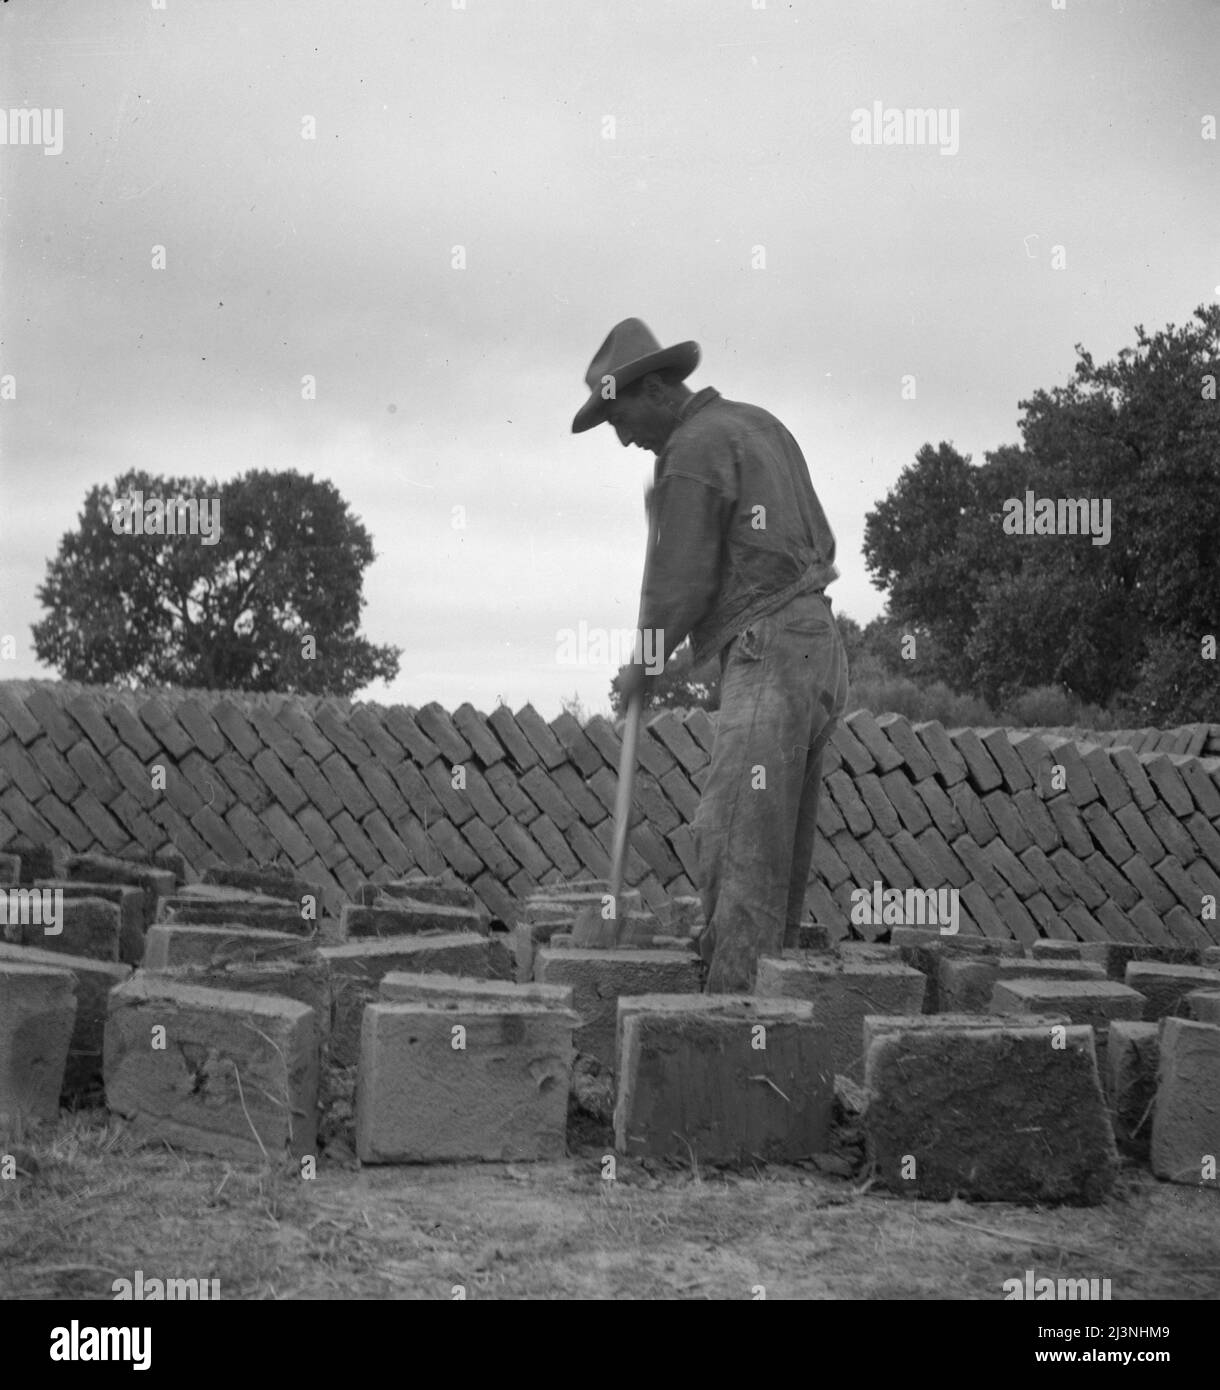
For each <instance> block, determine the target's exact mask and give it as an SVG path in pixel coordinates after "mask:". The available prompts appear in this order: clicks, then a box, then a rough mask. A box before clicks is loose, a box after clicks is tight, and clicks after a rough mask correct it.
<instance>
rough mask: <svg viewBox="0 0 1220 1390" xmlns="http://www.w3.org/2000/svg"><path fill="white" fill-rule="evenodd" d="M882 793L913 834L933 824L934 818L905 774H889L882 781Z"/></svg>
mask: <svg viewBox="0 0 1220 1390" xmlns="http://www.w3.org/2000/svg"><path fill="white" fill-rule="evenodd" d="M880 782H881V788H882V791H883V792H884V793H885V795H886V797H887V798H888V799H889V802H890V805H892V806H893V808H894V810H895V811H897V812H898V818H899V819H900V820H901V821H902V824H903V825H904V826H905V827H906V829H907V830H909V831H910V832H911V833H912V834H915V835H918V834H919V832H920V831H921V830H926V829H927V828H928V826H930V825H931V824H932V817H931V816H930V815H929V814H928V809H927V807H926V806H925V805H924V803H923V800H922V799H921V798H920V796H919V795H918V794H917V792H916V791H915V788H914V787H913V786H912V785H911V783H910V781H909V780H908V778H907V775H906V773H905V772H887V773H886V774H885V776H884V777H882V778H881V779H880Z"/></svg>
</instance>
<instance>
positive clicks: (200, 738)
mask: <svg viewBox="0 0 1220 1390" xmlns="http://www.w3.org/2000/svg"><path fill="white" fill-rule="evenodd" d="M175 713H176V714H177V716H178V722H179V724H181V725H182V727H183V728H184V729H185V730H186V732H187V733H188V734H189V735H190V738H191V740H192V742H193V743H194V746H195V747H196V748H197V749H198V751H199V752H200V753H201V754H202V755H203V756H204V757H205V758H207V759H208V760H209V762H210V761H212V760H214V759H216V758H219V757H220V755H221V754H222V753H223V752H225V751H226V750H227V748H228V746H229V745H228V743H226V742H225V737H224V735H223V734H222V733H221V731H220V728H219V726H218V725H217V723H216V721H215V720H214V719H213V718H212V716H211V715H210V714H209V713H208V711H207V710H206V709H204V708H203V706H202V705H201V704H200V703H199V701H198V700H196V699H195V698H194V696H190V695H188V696H187V697H186V699H184V700H179V701H178V706H177V709H176V710H175Z"/></svg>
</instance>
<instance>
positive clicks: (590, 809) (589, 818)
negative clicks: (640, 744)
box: [542, 763, 676, 830]
mask: <svg viewBox="0 0 1220 1390" xmlns="http://www.w3.org/2000/svg"><path fill="white" fill-rule="evenodd" d="M550 775H551V780H552V781H553V782H554V783H555V785H556V786H557V787H558V788H559V790H560V791H561V792H562V793H563V795H564V797H565V798H566V799H567V801H568V803H569V804H570V805H571V806H572V807H573V809H574V810H575V811H576V814H577V815H578V816H579V817H580V818H581V820H583V821H584V822H585V824H586V825H597V824H598V823H599V822H600V821H602V820H603V819H605V812H604V808H603V807H602V804H601V802H600V801H599V800H598V799H597V797H596V796H594V795H593V793H592V792H591V791H590V790H589V789H588V787H586V786H585V783H584V779H583V778H582V777H581V775H580V773H579V772H577V771H576V769H575V768H574V767H573V766H572V765H571V764H570V763H565V764H564V765H563V766H562V767H557V768H555V769H554V770H553V771H552V772H551V774H550ZM636 782H637V785H638V786H639V787H641V788H643V789H644V790H645V791H646V793H655V795H656V797H657V799H658V800H660V801H663V802H664V803H665V806H666V808H668V806H669V803H668V802H667V801H665V797H664V793H663V792H662V791H661V788H660V786H659V785H658V783H657V782H656V781H655V780H654V779H653V778H652V777H650V776H649V775H648V774H647V773H646V772H641V773H639V774H638V776H637V778H636ZM542 809H543V810H545V809H546V808H545V807H543V808H542ZM670 814H671V815H674V814H676V813H673V812H671V813H670ZM551 819H552V820H554V817H553V816H552V817H551ZM657 828H658V829H660V830H664V829H666V828H667V826H666V825H662V824H660V823H658V825H657Z"/></svg>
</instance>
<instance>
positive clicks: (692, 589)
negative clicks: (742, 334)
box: [640, 386, 839, 666]
mask: <svg viewBox="0 0 1220 1390" xmlns="http://www.w3.org/2000/svg"><path fill="white" fill-rule="evenodd" d="M653 476H654V482H653V498H652V505H653V507H654V508H655V509H656V517H657V526H658V534H657V540H656V546H655V549H654V550H653V553H652V555H651V556H650V557H649V564H648V568H647V570H646V577H645V581H644V589H643V594H642V596H641V604H640V611H641V615H642V616H641V623H640V626H641V627H642V628H644V629H646V630H648V629H654V630H655V629H662V630H663V631H664V633H665V651H664V654H665V658H666V660H668V658H669V656H670V654H671V653H672V652H673V651H674V650H675V649H676V648H677V647H678V646H680V645H681V643H682V641H683V640H684V639H685V638H686V637H687V636H688V635H689V636H690V638H691V646H692V648H693V651H692V658H693V664H694V665H695V666H699V665H702V664H703V663H704V662H705V661H708V660H710V659H711V658H712V657H714V656H716V655H717V654H718V653H719V652H720V651H721V650H722V649H723V648H724V647H725V646H726V645H727V644H728V643H729V642H731V641H732V640H733V639H734V638H735V637H736V636H737V635H738V633H740V632H741V630H742V629H743V628H745V627H746V626H748V625H749V624H750V623H752V622H754V621H755V620H756V619H758V618H761V617H765V616H766V615H767V614H768V613H774V612H775V611H776V610H777V609H779V608H782V607H783V606H784V604H785V603H787V602H788V601H789V600H790V599H792V598H795V597H796V595H797V594H803V593H808V592H811V591H813V590H821V589H824V588H825V587H826V585H827V584H829V583H831V581H832V580H835V579H837V578H838V577H839V571H838V570H837V569H836V568H835V564H834V556H835V539H834V534H833V532H832V531H831V529H830V525H829V523H828V522H827V520H826V514H825V512H824V511H823V510H822V505H821V503H820V502H819V501H818V499H817V494H816V493H815V492H814V490H813V484H812V482H811V481H810V478H809V468H808V465H807V464H806V463H805V457H804V455H803V454H802V453H801V450H800V446H799V445H798V444H797V442H796V440H795V439H793V437H792V435H791V434H789V432H788V431H787V430H786V429H785V428H784V426H783V425H782V424H780V422H779V421H778V420H777V419H776V418H775V416H774V415H771V414H768V412H767V411H765V410H760V409H759V408H758V407H757V406H753V405H744V404H742V403H741V402H739V401H726V400H724V399H723V397H722V396H721V395H720V393H719V391H716V390H714V389H713V388H712V387H710V386H708V387H705V388H704V389H703V390H702V391H699V392H697V393H696V394H695V395H693V396H692V397H691V398H690V399H689V400H688V401H687V402H686V404H685V405H684V406H683V408H682V412H681V414H680V416H679V423H678V425H677V428H676V429H675V430H674V432H673V434H672V435H670V437H669V441H668V443H667V444H666V446H665V448H664V449H663V450H662V451H661V453H660V454H659V455H658V456H657V462H656V469H655V472H654V475H653Z"/></svg>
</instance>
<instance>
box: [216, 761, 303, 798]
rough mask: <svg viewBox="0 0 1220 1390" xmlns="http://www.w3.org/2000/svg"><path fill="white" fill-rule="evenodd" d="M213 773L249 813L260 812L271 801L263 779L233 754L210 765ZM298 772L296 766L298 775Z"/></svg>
mask: <svg viewBox="0 0 1220 1390" xmlns="http://www.w3.org/2000/svg"><path fill="white" fill-rule="evenodd" d="M211 766H212V768H213V770H214V772H215V773H216V774H218V775H219V776H220V777H221V778H223V779H224V784H225V786H226V787H227V788H228V790H229V791H230V792H231V793H232V795H233V799H234V800H235V801H239V802H240V803H241V804H242V805H243V806H245V807H246V809H247V810H249V811H256V812H257V811H261V810H262V809H263V807H264V806H266V805H267V804H268V803H269V802H270V801H271V793H270V791H269V790H268V788H267V784H266V783H265V782H264V781H263V779H262V778H261V777H259V776H257V775H256V774H255V773H254V772H252V771H251V770H250V767H249V765H248V764H247V763H246V762H245V761H244V760H243V759H241V758H239V757H237V755H236V754H235V753H233V752H231V751H230V752H228V753H225V754H224V755H223V756H222V757H220V758H217V760H216V762H215V763H214V764H211ZM299 771H300V768H299V765H298V773H299Z"/></svg>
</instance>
